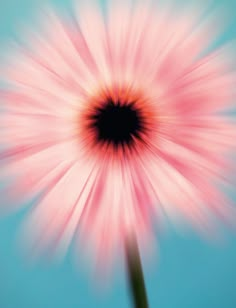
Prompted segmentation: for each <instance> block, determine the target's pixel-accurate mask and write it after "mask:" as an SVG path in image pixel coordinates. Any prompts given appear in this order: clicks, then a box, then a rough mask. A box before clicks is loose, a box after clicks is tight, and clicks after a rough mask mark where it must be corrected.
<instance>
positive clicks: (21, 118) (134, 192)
mask: <svg viewBox="0 0 236 308" xmlns="http://www.w3.org/2000/svg"><path fill="white" fill-rule="evenodd" d="M77 13H78V14H75V15H76V16H75V18H73V19H71V22H70V23H69V22H68V21H67V22H66V21H65V20H64V19H62V18H58V17H56V16H55V15H54V14H52V13H48V14H47V18H45V20H46V22H45V24H44V28H43V30H42V31H41V32H37V33H32V34H33V35H32V37H31V46H30V47H27V48H25V47H24V48H23V47H19V46H18V51H14V52H15V57H14V59H13V57H12V62H11V63H12V64H11V65H10V66H9V67H8V71H7V73H6V76H5V77H6V80H7V81H8V82H10V86H9V89H8V90H5V91H2V93H1V97H2V100H3V101H4V104H5V105H4V108H5V109H4V112H2V114H1V124H2V126H3V129H2V132H1V136H0V140H1V144H2V145H3V148H4V149H3V150H2V152H1V159H2V161H3V163H4V165H3V173H4V174H7V175H8V176H10V177H11V178H13V179H14V183H12V184H11V186H10V189H11V190H10V191H11V194H12V195H15V196H18V197H19V196H21V197H24V198H29V197H33V196H38V197H39V200H38V201H39V202H38V204H37V205H36V206H34V207H33V208H32V210H31V211H30V213H29V217H28V220H27V223H26V230H27V232H26V233H25V234H27V237H29V238H30V239H31V243H32V248H33V249H34V252H37V254H38V253H40V252H42V251H45V250H48V249H49V250H50V251H51V250H52V249H53V250H55V251H57V252H66V251H67V249H68V247H69V245H70V244H71V242H72V241H73V239H74V238H77V235H78V234H80V235H81V238H82V239H83V240H84V243H93V247H95V249H96V250H97V251H99V252H101V253H102V255H104V254H105V255H106V257H108V256H109V254H111V253H113V252H114V248H115V247H117V246H118V245H119V244H122V243H124V241H126V238H127V237H128V236H129V235H130V234H131V233H132V234H133V233H134V234H136V236H137V238H138V240H139V241H140V242H145V241H146V240H147V239H149V236H150V234H151V231H152V224H153V222H154V219H153V217H155V215H156V217H160V216H162V214H163V213H164V214H166V215H167V216H168V217H172V218H173V217H176V215H177V216H178V215H179V216H181V217H184V218H185V219H186V220H187V221H190V222H191V223H193V224H194V225H196V226H198V227H199V226H200V227H201V228H202V227H203V226H208V225H209V223H210V217H211V216H214V215H216V216H220V217H228V216H229V213H231V207H230V203H229V202H228V201H227V202H226V201H225V200H224V194H223V193H221V192H220V191H219V189H218V187H217V182H218V181H220V180H222V177H223V174H225V175H227V172H228V171H229V170H230V167H231V164H230V160H229V155H228V154H230V153H231V151H232V150H233V147H234V146H233V140H234V135H235V134H234V131H235V125H234V123H233V122H232V120H230V119H229V117H227V116H225V115H223V113H222V111H224V110H227V109H229V108H231V106H232V102H233V98H234V96H233V94H234V93H233V89H234V86H235V84H234V83H235V73H234V67H232V64H233V61H229V59H230V58H229V57H228V58H227V59H226V55H227V53H226V51H225V50H223V49H218V50H213V51H210V50H209V47H210V43H211V41H212V38H211V36H212V35H213V31H211V27H210V25H206V24H205V23H203V22H202V20H201V19H200V17H199V15H198V14H197V13H196V11H195V12H194V10H193V11H191V10H189V12H188V13H187V12H182V13H181V12H178V13H176V12H175V13H173V10H171V9H170V8H169V7H167V6H166V5H163V7H161V8H156V7H155V6H154V5H152V6H151V5H150V4H147V3H146V2H145V4H144V3H141V2H137V3H136V4H135V5H134V6H133V7H132V8H131V7H129V6H128V4H126V5H123V4H121V3H118V2H115V1H112V5H111V6H110V7H108V9H107V10H106V13H102V12H101V11H100V10H99V7H97V6H94V5H93V6H88V5H84V6H83V7H82V8H80V9H78V11H77ZM13 60H14V61H13Z"/></svg>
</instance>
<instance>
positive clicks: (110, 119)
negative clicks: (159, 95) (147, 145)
mask: <svg viewBox="0 0 236 308" xmlns="http://www.w3.org/2000/svg"><path fill="white" fill-rule="evenodd" d="M90 120H91V122H90V127H91V128H94V129H95V130H96V135H97V140H98V141H101V142H108V143H113V144H114V145H115V146H119V145H131V144H132V143H133V142H134V139H135V138H138V139H141V133H142V132H143V130H144V121H143V116H142V115H141V112H140V111H139V110H138V109H137V108H136V107H135V103H134V102H130V103H126V104H121V103H120V102H119V101H118V102H114V101H113V100H112V99H110V98H109V99H107V101H106V102H105V103H104V104H103V105H102V106H100V107H97V108H96V109H95V110H94V111H93V114H92V115H91V117H90Z"/></svg>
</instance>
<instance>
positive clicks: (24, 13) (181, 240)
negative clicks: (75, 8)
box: [0, 0, 236, 308]
mask: <svg viewBox="0 0 236 308" xmlns="http://www.w3.org/2000/svg"><path fill="white" fill-rule="evenodd" d="M78 1H79V0H78ZM143 1H145V0H143ZM39 2H40V1H38V0H7V1H6V0H5V1H4V0H1V1H0V40H1V41H0V42H1V46H2V47H1V52H2V50H3V48H4V46H5V44H6V42H7V41H8V40H9V39H11V38H12V37H14V36H16V29H17V28H18V25H19V24H22V23H23V24H24V22H25V21H26V20H28V21H29V20H30V16H35V15H31V14H33V12H35V10H36V9H37V7H38V4H39ZM182 2H185V1H182ZM186 2H188V1H187V0H186ZM42 3H53V4H54V5H55V6H57V7H60V8H63V7H66V6H69V2H68V1H67V0H54V1H51V2H49V1H42ZM216 4H221V5H222V8H226V9H227V10H228V11H229V12H235V13H232V14H235V17H236V1H235V0H232V1H230V0H226V1H218V2H217V1H216ZM31 20H32V17H31ZM234 20H235V22H233V24H232V26H231V27H230V29H229V31H227V33H226V35H225V36H224V37H222V38H221V42H220V43H222V41H224V40H226V39H229V38H236V18H234ZM218 43H219V42H218ZM234 197H235V199H236V194H235V196H234ZM23 214H24V213H18V214H15V215H12V216H9V217H2V218H0V308H18V307H21V308H94V307H104V308H106V307H107V308H126V307H127V308H128V307H130V303H129V298H128V293H127V290H126V282H125V277H124V276H123V273H120V274H119V276H117V277H116V278H115V281H114V282H113V284H112V286H110V288H109V289H108V290H107V291H106V292H103V293H99V292H97V290H96V288H95V287H93V286H92V284H91V283H90V281H89V278H88V276H87V274H86V271H83V270H82V269H79V270H75V268H74V265H73V264H72V262H71V257H70V256H68V257H67V259H66V260H65V262H63V263H62V264H59V265H58V264H54V265H43V264H38V265H36V266H34V267H30V266H28V265H27V262H26V260H25V259H24V258H23V257H22V255H21V254H20V252H19V250H18V248H17V247H16V245H15V238H16V233H17V228H18V227H19V224H20V222H21V220H22V216H23ZM158 237H159V248H160V252H159V260H158V261H157V262H156V265H155V266H149V267H147V266H146V267H145V278H146V282H147V289H148V296H149V300H150V307H151V308H157V307H159V308H235V307H236V233H235V234H233V233H230V232H226V235H225V240H224V241H223V242H221V243H210V242H207V241H205V240H204V239H201V238H200V237H199V236H198V235H195V234H194V233H193V232H189V233H187V234H186V233H184V234H180V233H178V232H176V230H175V229H174V228H173V227H170V228H169V230H168V231H165V233H163V234H161V235H159V236H158Z"/></svg>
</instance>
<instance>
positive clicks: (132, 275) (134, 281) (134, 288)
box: [125, 238, 149, 308]
mask: <svg viewBox="0 0 236 308" xmlns="http://www.w3.org/2000/svg"><path fill="white" fill-rule="evenodd" d="M125 254H126V267H127V276H128V281H129V287H130V291H131V295H132V300H133V304H134V308H148V307H149V306H148V300H147V294H146V288H145V282H144V277H143V271H142V264H141V260H140V255H139V249H138V244H137V241H136V239H135V238H132V240H130V241H128V242H127V243H126V247H125Z"/></svg>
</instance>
